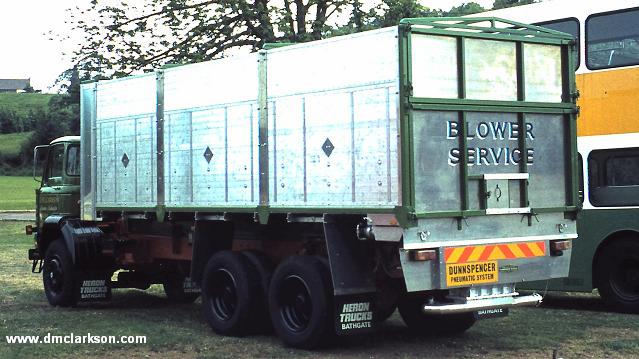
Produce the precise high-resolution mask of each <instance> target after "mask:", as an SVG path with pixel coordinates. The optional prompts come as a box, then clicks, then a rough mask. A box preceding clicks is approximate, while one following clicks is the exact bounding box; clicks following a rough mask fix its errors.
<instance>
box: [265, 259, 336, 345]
mask: <svg viewBox="0 0 639 359" xmlns="http://www.w3.org/2000/svg"><path fill="white" fill-rule="evenodd" d="M332 293H333V289H332V284H331V279H330V272H329V269H328V267H327V266H326V264H324V263H323V262H322V261H321V260H320V259H319V258H317V257H312V256H293V257H290V258H288V259H286V260H285V261H284V262H282V263H281V264H280V265H279V266H278V267H277V269H276V270H275V273H274V274H273V278H272V279H271V285H270V287H269V294H268V299H269V300H268V301H269V309H270V312H271V321H272V323H273V328H274V329H275V332H276V333H277V335H278V336H279V337H280V339H282V341H283V342H284V343H285V344H287V345H290V346H292V347H296V348H303V349H311V348H314V347H316V346H317V345H318V344H320V342H321V341H322V339H324V338H325V337H326V336H327V335H328V334H329V332H330V331H332V330H333V328H332V322H331V320H332V311H333V308H332V304H331V303H332V300H331V296H332Z"/></svg>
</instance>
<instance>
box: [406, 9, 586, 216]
mask: <svg viewBox="0 0 639 359" xmlns="http://www.w3.org/2000/svg"><path fill="white" fill-rule="evenodd" d="M497 25H502V27H498V26H497ZM504 26H505V27H504ZM459 30H463V31H459ZM469 30H471V31H469ZM399 32H400V34H399V37H398V38H399V49H400V69H399V71H400V81H401V86H400V97H401V104H402V105H401V107H400V128H401V142H402V143H401V148H402V201H403V204H404V206H405V207H406V209H407V210H405V211H403V213H401V214H403V215H408V218H406V217H404V218H400V213H399V212H397V213H396V214H397V215H398V221H399V222H400V224H401V225H402V226H404V227H407V226H409V225H410V224H411V223H410V222H411V221H412V220H414V219H420V218H444V217H455V218H457V219H458V220H459V222H458V227H461V223H462V220H463V219H464V218H467V217H474V216H484V215H486V211H485V210H470V209H469V206H468V204H469V193H468V181H469V180H470V179H471V177H472V176H469V175H468V166H467V165H468V158H467V148H468V144H467V128H466V113H467V111H471V112H509V113H517V119H518V120H517V121H518V124H519V126H520V128H525V126H526V117H525V114H526V113H543V114H558V115H563V116H564V119H565V121H566V123H567V127H566V129H567V133H568V136H569V137H570V141H569V142H568V144H567V146H568V148H567V153H568V158H569V163H568V164H567V165H566V168H565V171H566V178H568V179H569V181H568V187H569V188H567V189H566V190H567V193H568V198H567V199H566V204H567V205H566V206H564V207H557V208H533V209H531V213H530V214H528V221H529V224H530V223H531V219H532V217H534V216H535V215H536V214H538V213H549V212H576V211H577V210H578V207H579V206H580V202H579V201H578V176H577V135H576V134H577V132H576V114H577V107H576V104H575V101H576V97H577V95H576V94H577V91H576V85H575V73H574V71H572V69H573V68H574V56H573V55H574V52H575V51H576V47H575V41H574V40H573V38H572V37H571V35H569V34H565V33H562V32H558V31H554V30H550V29H546V28H542V27H539V26H534V25H526V24H523V23H519V22H515V21H510V20H505V19H499V18H491V17H480V18H416V19H403V20H402V21H401V22H400V25H399ZM411 34H425V35H445V36H451V37H455V38H457V61H458V62H457V63H458V64H459V66H458V76H457V78H458V98H456V99H450V98H449V99H442V98H421V97H414V96H413V94H412V64H411V59H410V54H411V52H412V44H411ZM467 38H480V39H490V40H498V41H509V42H514V43H515V44H516V61H517V76H518V78H517V101H492V100H472V99H467V98H466V81H465V78H466V76H465V75H466V74H465V66H464V65H463V64H464V63H465V61H464V60H465V59H464V54H465V46H464V44H465V40H466V39H467ZM524 43H537V44H549V45H559V46H561V48H562V63H563V64H564V66H563V67H562V81H563V89H562V90H563V91H562V92H563V95H562V102H561V103H547V102H525V99H526V88H525V81H524V79H523V76H524V74H525V71H524V70H525V68H524V46H523V45H524ZM413 110H431V111H433V110H436V111H457V112H458V114H459V127H460V128H459V133H460V135H459V148H460V164H459V165H460V178H459V181H460V185H461V186H460V189H461V190H460V196H461V208H460V210H458V211H435V212H425V213H415V212H414V211H413V210H412V209H414V208H415V188H414V183H415V171H414V168H413V163H414V162H413V160H414V151H413V145H412V141H411V139H412V138H413V136H412V128H413V116H412V111H413ZM519 147H520V149H523V150H524V151H525V149H526V139H525V133H521V134H520V136H519ZM519 170H520V172H521V173H526V172H527V168H526V163H525V162H523V161H522V162H521V163H520V168H519ZM520 196H521V203H523V204H524V205H525V206H527V205H528V203H529V201H528V186H527V185H524V186H522V188H521V192H520Z"/></svg>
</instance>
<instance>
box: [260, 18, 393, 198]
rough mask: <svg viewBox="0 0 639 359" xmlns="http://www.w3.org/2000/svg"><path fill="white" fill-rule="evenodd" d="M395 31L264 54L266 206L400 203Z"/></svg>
mask: <svg viewBox="0 0 639 359" xmlns="http://www.w3.org/2000/svg"><path fill="white" fill-rule="evenodd" d="M398 56H399V50H398V41H397V29H396V28H390V29H383V30H379V31H372V32H368V33H365V34H357V35H353V36H345V37H342V38H335V39H329V40H325V41H320V42H314V43H310V44H303V45H296V46H291V47H285V48H281V49H277V50H271V51H269V53H268V91H267V92H268V102H269V119H268V123H269V166H270V169H269V184H270V187H269V188H270V190H269V198H270V205H271V206H272V207H333V208H340V207H366V208H375V207H387V208H391V207H394V206H396V205H398V204H399V152H398V139H399V136H398V115H397V114H398V105H397V104H398V101H399V95H398V83H399V79H398V73H399V62H398V61H399V60H398Z"/></svg>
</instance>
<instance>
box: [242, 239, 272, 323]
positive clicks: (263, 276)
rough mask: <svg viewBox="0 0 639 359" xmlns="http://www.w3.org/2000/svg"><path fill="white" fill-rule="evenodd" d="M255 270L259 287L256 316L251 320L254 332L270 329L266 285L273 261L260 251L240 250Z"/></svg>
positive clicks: (269, 277) (268, 282) (269, 280)
mask: <svg viewBox="0 0 639 359" xmlns="http://www.w3.org/2000/svg"><path fill="white" fill-rule="evenodd" d="M240 253H241V254H242V255H243V256H244V257H246V259H247V260H248V261H249V263H250V264H251V265H252V266H253V268H254V269H255V271H256V272H257V275H258V278H259V289H258V293H257V298H259V299H258V300H257V303H256V304H257V308H256V311H255V312H256V317H255V318H254V320H253V323H254V325H255V332H268V331H271V329H272V325H271V317H270V315H269V311H268V300H267V298H268V287H269V284H270V283H271V277H272V276H273V263H272V262H271V260H270V259H269V258H268V257H267V256H266V255H265V254H264V253H262V252H258V251H242V252H240Z"/></svg>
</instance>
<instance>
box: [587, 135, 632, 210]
mask: <svg viewBox="0 0 639 359" xmlns="http://www.w3.org/2000/svg"><path fill="white" fill-rule="evenodd" d="M588 167H589V168H588V177H589V178H588V186H589V187H588V188H589V192H590V195H589V197H590V202H591V203H592V205H593V206H596V207H611V206H639V148H628V149H613V150H599V151H592V152H591V153H590V156H589V157H588Z"/></svg>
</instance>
